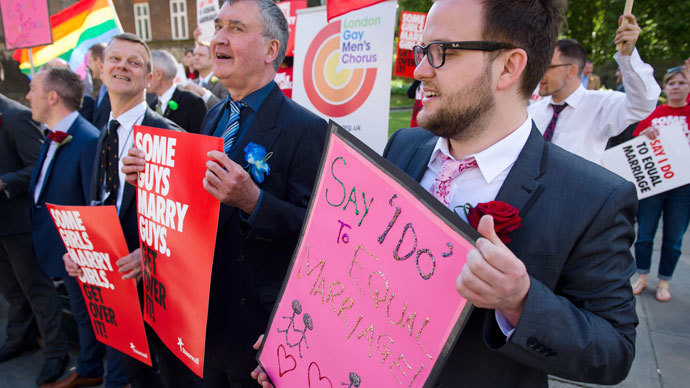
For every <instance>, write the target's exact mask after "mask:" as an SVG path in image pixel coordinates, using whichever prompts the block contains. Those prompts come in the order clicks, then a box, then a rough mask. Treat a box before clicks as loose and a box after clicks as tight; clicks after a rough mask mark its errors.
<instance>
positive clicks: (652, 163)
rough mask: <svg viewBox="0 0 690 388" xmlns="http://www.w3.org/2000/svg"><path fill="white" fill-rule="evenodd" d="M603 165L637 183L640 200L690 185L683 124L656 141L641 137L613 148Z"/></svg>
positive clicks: (688, 149)
mask: <svg viewBox="0 0 690 388" xmlns="http://www.w3.org/2000/svg"><path fill="white" fill-rule="evenodd" d="M601 162H602V165H603V166H604V167H606V168H608V169H609V170H611V171H613V172H615V173H616V174H618V175H620V176H621V177H623V178H625V179H626V180H629V181H630V182H632V183H634V184H635V187H637V198H638V199H643V198H647V197H651V196H652V195H656V194H659V193H663V192H664V191H668V190H671V189H674V188H676V187H679V186H682V185H685V184H688V183H690V145H689V144H688V139H687V138H686V137H685V134H684V133H683V129H682V127H681V125H680V124H672V125H669V126H666V127H663V128H661V130H660V131H659V136H658V137H657V138H656V139H654V140H650V139H649V138H648V137H647V136H644V135H640V136H638V137H636V138H634V139H632V140H629V141H627V142H625V143H623V144H620V145H618V146H616V147H613V148H610V149H608V150H606V151H605V152H604V154H603V156H602V159H601Z"/></svg>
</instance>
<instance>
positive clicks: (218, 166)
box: [204, 151, 261, 214]
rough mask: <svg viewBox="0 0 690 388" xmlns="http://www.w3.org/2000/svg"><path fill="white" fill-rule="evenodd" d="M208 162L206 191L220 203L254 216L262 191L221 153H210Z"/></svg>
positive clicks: (248, 176) (237, 165)
mask: <svg viewBox="0 0 690 388" xmlns="http://www.w3.org/2000/svg"><path fill="white" fill-rule="evenodd" d="M208 157H209V158H211V159H212V160H210V161H208V162H206V168H207V170H206V177H205V178H204V189H206V191H208V192H209V194H211V195H213V196H214V197H216V199H217V200H219V201H220V202H222V203H224V204H226V205H228V206H234V207H237V208H240V209H242V211H244V212H245V213H247V214H252V212H254V209H255V208H256V204H257V203H258V202H259V196H260V195H261V190H259V188H258V187H257V186H256V184H255V183H254V181H253V180H252V178H251V176H250V175H249V173H248V172H247V171H245V170H244V169H243V168H242V167H241V166H240V165H239V164H237V163H235V162H234V161H232V160H230V158H228V156H227V155H225V154H224V153H222V152H220V151H210V152H209V153H208Z"/></svg>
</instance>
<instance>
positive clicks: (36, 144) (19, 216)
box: [0, 94, 43, 236]
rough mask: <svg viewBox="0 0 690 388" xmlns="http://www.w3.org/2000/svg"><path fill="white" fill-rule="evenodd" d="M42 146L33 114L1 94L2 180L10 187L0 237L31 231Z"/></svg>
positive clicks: (0, 200)
mask: <svg viewBox="0 0 690 388" xmlns="http://www.w3.org/2000/svg"><path fill="white" fill-rule="evenodd" d="M42 144H43V132H42V131H41V129H40V128H39V127H38V124H37V123H36V122H35V121H33V120H32V119H31V111H30V110H29V109H27V108H26V107H25V106H24V105H22V104H20V103H18V102H16V101H13V100H10V99H9V98H7V97H5V96H3V95H2V94H0V179H2V181H3V182H4V183H5V185H7V188H6V190H5V191H0V215H1V216H0V219H2V222H0V236H8V235H13V234H19V233H26V232H29V231H30V230H31V221H30V216H29V181H30V180H31V173H32V171H33V169H34V166H35V165H36V161H37V160H38V155H39V154H40V153H41V145H42ZM8 194H9V196H8Z"/></svg>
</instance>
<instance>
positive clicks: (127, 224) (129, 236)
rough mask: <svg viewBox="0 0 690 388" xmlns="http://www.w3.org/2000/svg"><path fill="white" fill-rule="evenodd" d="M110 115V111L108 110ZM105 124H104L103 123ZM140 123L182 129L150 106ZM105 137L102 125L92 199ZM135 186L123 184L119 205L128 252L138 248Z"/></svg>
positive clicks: (96, 195) (96, 198)
mask: <svg viewBox="0 0 690 388" xmlns="http://www.w3.org/2000/svg"><path fill="white" fill-rule="evenodd" d="M108 115H110V112H108ZM104 125H105V124H104ZM141 125H144V126H148V127H156V128H164V129H175V130H178V131H180V130H182V129H181V128H180V127H178V126H177V124H175V123H173V122H172V121H170V120H168V119H166V118H164V117H162V116H161V115H159V114H158V113H156V112H154V111H153V110H151V108H149V107H146V113H145V114H144V119H143V120H142V121H141ZM104 137H105V130H104V127H101V133H100V136H99V137H98V143H97V146H96V155H95V157H94V163H93V171H92V175H91V184H90V195H91V200H92V201H100V200H101V191H103V188H102V187H100V188H99V187H98V155H99V154H100V152H101V148H102V147H103V138H104ZM136 193H137V192H136V187H134V186H132V185H130V184H125V188H124V191H123V192H122V204H121V205H120V212H119V218H120V224H121V225H122V231H123V232H124V234H125V240H126V241H127V248H128V249H129V251H130V252H132V251H134V250H135V249H137V248H139V229H138V228H137V206H136V205H137V201H136Z"/></svg>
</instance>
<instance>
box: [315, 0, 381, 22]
mask: <svg viewBox="0 0 690 388" xmlns="http://www.w3.org/2000/svg"><path fill="white" fill-rule="evenodd" d="M383 1H385V0H328V1H326V18H327V19H328V21H329V22H330V21H331V19H333V18H336V17H338V16H340V15H344V14H346V13H348V12H352V11H356V10H358V9H362V8H366V7H368V6H370V5H374V4H376V3H381V2H383Z"/></svg>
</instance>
